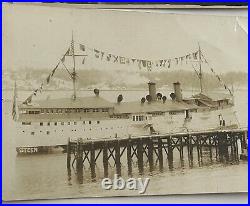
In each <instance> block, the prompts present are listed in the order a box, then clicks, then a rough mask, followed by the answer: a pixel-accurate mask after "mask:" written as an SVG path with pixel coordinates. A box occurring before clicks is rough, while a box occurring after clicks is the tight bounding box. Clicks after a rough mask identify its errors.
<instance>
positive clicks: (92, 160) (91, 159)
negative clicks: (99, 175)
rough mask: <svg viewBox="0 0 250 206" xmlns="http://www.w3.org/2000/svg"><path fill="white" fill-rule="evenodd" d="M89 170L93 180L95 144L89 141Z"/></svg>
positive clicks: (94, 175) (94, 176)
mask: <svg viewBox="0 0 250 206" xmlns="http://www.w3.org/2000/svg"><path fill="white" fill-rule="evenodd" d="M90 171H91V179H92V181H95V178H96V173H95V144H94V142H91V145H90Z"/></svg>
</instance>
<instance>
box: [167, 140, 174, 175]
mask: <svg viewBox="0 0 250 206" xmlns="http://www.w3.org/2000/svg"><path fill="white" fill-rule="evenodd" d="M171 138H172V137H168V138H167V143H168V167H169V170H173V147H172V141H171Z"/></svg>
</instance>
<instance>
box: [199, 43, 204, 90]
mask: <svg viewBox="0 0 250 206" xmlns="http://www.w3.org/2000/svg"><path fill="white" fill-rule="evenodd" d="M198 45H199V51H198V52H199V67H200V71H199V75H198V77H199V80H200V90H201V93H203V85H202V78H203V76H202V69H201V47H200V44H199V43H198Z"/></svg>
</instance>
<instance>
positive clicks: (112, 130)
mask: <svg viewBox="0 0 250 206" xmlns="http://www.w3.org/2000/svg"><path fill="white" fill-rule="evenodd" d="M71 56H72V57H73V60H74V59H75V55H74V52H73V53H72V54H71ZM74 61H75V60H74ZM70 74H71V77H72V81H73V95H72V97H68V98H58V99H47V100H37V101H32V102H25V103H21V104H17V100H16V95H14V103H15V105H13V109H14V114H15V117H14V120H15V124H16V132H17V139H16V151H17V153H18V154H35V153H47V152H49V151H51V150H53V149H58V148H59V149H60V148H64V149H65V146H66V145H67V142H68V139H69V138H75V139H78V138H82V139H83V141H94V140H97V139H110V138H133V137H136V136H143V135H145V136H148V135H157V134H169V133H178V132H191V131H201V130H206V131H207V130H218V129H228V128H237V127H238V126H239V125H238V121H237V117H236V115H235V112H234V109H233V108H234V102H233V97H232V95H226V94H225V95H224V94H223V95H222V94H219V95H218V94H217V95H215V94H208V93H205V92H204V91H203V89H202V70H201V67H200V74H199V75H198V76H199V77H200V85H201V91H200V92H199V93H197V94H196V95H192V96H191V97H189V98H184V97H183V94H182V89H181V83H180V82H174V83H173V92H172V93H171V94H170V97H166V96H163V95H162V94H161V93H160V92H158V91H157V85H156V82H152V81H150V82H145V83H147V84H148V95H147V96H146V97H141V98H139V99H135V100H134V101H132V102H123V101H122V100H123V96H122V95H119V96H118V97H117V102H110V101H108V100H106V99H105V98H103V97H102V93H101V90H99V89H94V91H93V95H92V96H88V97H80V96H78V95H77V94H76V93H77V92H76V80H77V75H76V69H75V62H74V67H73V71H72V72H70ZM15 94H16V91H15Z"/></svg>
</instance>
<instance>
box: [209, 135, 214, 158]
mask: <svg viewBox="0 0 250 206" xmlns="http://www.w3.org/2000/svg"><path fill="white" fill-rule="evenodd" d="M212 147H213V145H212V140H211V135H209V156H210V162H211V163H213V151H212Z"/></svg>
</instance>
